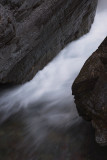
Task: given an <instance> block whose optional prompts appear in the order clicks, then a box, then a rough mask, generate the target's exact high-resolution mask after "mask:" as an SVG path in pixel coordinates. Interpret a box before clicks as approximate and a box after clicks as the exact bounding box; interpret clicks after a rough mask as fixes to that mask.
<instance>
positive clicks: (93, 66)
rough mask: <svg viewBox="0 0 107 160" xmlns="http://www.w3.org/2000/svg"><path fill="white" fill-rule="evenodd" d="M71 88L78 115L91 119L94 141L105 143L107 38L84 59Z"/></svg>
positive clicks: (106, 142)
mask: <svg viewBox="0 0 107 160" xmlns="http://www.w3.org/2000/svg"><path fill="white" fill-rule="evenodd" d="M72 90H73V95H75V103H76V106H77V109H78V111H79V114H80V116H83V117H84V118H85V119H86V120H91V121H92V124H93V126H94V128H95V129H96V141H97V142H98V143H99V144H101V145H107V38H106V39H105V41H104V42H103V43H102V44H101V46H100V47H99V49H98V50H97V51H96V52H95V53H93V55H92V56H91V57H90V58H89V59H88V60H87V61H86V63H85V64H84V66H83V68H82V70H81V71H80V74H79V76H78V77H77V79H76V80H75V82H74V84H73V86H72Z"/></svg>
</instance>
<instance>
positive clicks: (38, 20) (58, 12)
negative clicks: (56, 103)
mask: <svg viewBox="0 0 107 160" xmlns="http://www.w3.org/2000/svg"><path fill="white" fill-rule="evenodd" d="M96 6H97V0H94V1H93V0H90V1H88V0H81V1H80V0H68V1H65V0H36V1H35V0H30V1H29V0H8V1H7V0H0V83H15V84H16V83H17V84H19V83H24V82H26V81H28V80H30V79H32V77H33V76H34V75H35V74H36V73H37V71H39V70H40V69H42V68H43V67H44V66H45V65H46V64H47V63H48V62H49V61H51V60H52V59H53V58H54V57H55V56H56V55H57V54H58V53H59V51H60V50H61V49H62V48H64V47H65V45H66V44H68V43H69V42H71V41H72V40H74V39H77V38H78V37H80V36H82V35H83V34H85V33H87V32H88V31H89V29H90V27H91V24H92V22H93V19H94V15H95V11H96Z"/></svg>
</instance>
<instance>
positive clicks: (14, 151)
mask: <svg viewBox="0 0 107 160" xmlns="http://www.w3.org/2000/svg"><path fill="white" fill-rule="evenodd" d="M16 117H17V118H16ZM35 127H36V126H35ZM26 133H27V132H26V126H25V124H24V123H23V118H22V115H21V117H20V115H18V116H17V115H15V116H13V117H11V118H10V119H8V121H7V122H5V123H4V124H2V125H1V126H0V159H1V160H19V159H20V160H29V159H32V160H50V159H51V160H71V159H72V160H106V159H107V152H106V151H107V147H102V148H101V147H100V146H99V145H98V144H97V143H96V142H95V141H94V136H93V135H94V130H93V129H92V127H91V124H90V123H87V122H85V121H82V122H80V123H79V124H76V125H74V126H72V127H71V128H70V129H68V130H66V131H64V130H63V131H62V130H56V129H52V128H51V130H50V132H49V134H48V136H47V137H46V139H45V140H44V141H43V143H41V144H40V145H39V147H38V148H37V146H36V145H38V144H35V145H34V146H32V144H33V141H34V140H35V137H31V138H30V140H29V139H27V136H28V133H27V135H26Z"/></svg>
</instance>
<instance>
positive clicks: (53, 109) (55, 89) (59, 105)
mask: <svg viewBox="0 0 107 160" xmlns="http://www.w3.org/2000/svg"><path fill="white" fill-rule="evenodd" d="M99 4H100V3H99ZM104 6H105V5H104ZM106 36H107V8H106V9H104V8H102V6H101V7H100V5H99V7H98V10H97V14H96V17H95V21H94V24H93V25H92V28H91V30H90V32H89V33H88V34H86V35H84V36H83V37H82V38H80V39H79V40H77V41H74V42H72V43H70V44H69V45H68V46H66V48H64V49H63V50H62V51H61V52H60V53H59V55H58V56H57V57H56V58H55V59H54V60H53V61H52V62H50V63H49V64H48V65H47V66H46V67H45V68H44V69H43V70H42V71H40V72H38V74H37V75H36V76H35V77H34V78H33V79H32V80H31V81H30V82H28V83H26V84H24V85H22V86H20V87H18V88H15V89H12V90H8V91H6V92H5V93H3V94H2V95H1V96H0V113H1V117H0V120H1V121H3V120H5V119H6V118H8V117H9V116H10V115H11V114H14V113H16V112H18V111H19V110H20V109H21V108H25V110H27V115H29V117H28V121H27V124H28V128H29V130H30V131H31V130H32V134H34V135H35V134H37V136H38V135H39V136H38V137H40V138H41V137H42V136H43V137H44V136H45V132H46V133H47V131H46V130H47V129H46V128H49V126H50V127H51V126H53V127H60V128H63V127H64V128H67V127H69V126H71V125H72V124H74V123H76V122H77V121H78V120H80V118H79V116H78V114H77V111H76V107H75V104H74V102H73V101H74V100H73V96H72V92H71V86H72V83H73V81H74V79H75V78H76V76H77V75H78V73H79V71H80V69H81V67H82V66H83V64H84V62H85V61H86V59H87V58H88V57H89V56H90V55H91V54H92V53H93V52H94V51H95V50H96V49H97V48H98V46H99V45H100V43H101V42H102V41H103V40H104V38H105V37H106ZM47 126H48V127H47ZM44 128H45V129H44ZM43 130H44V134H40V133H42V131H43ZM43 137H42V138H43Z"/></svg>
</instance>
